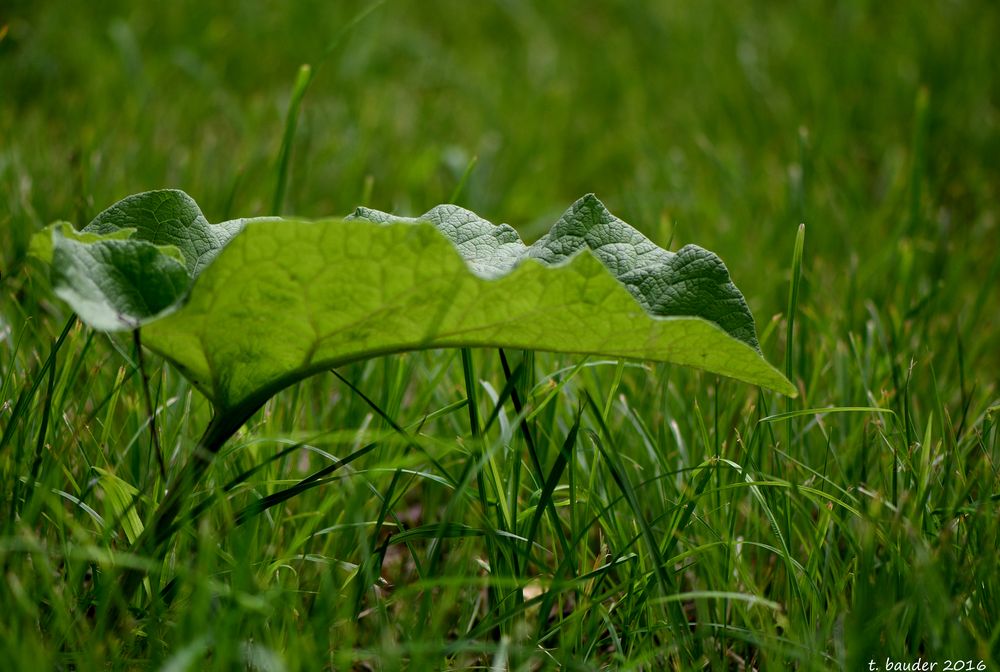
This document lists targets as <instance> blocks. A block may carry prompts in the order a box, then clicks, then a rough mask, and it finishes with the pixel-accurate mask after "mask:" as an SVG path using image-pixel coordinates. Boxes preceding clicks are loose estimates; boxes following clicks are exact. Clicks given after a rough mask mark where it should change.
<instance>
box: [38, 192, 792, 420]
mask: <svg viewBox="0 0 1000 672" xmlns="http://www.w3.org/2000/svg"><path fill="white" fill-rule="evenodd" d="M125 229H134V230H135V231H134V233H132V234H131V237H130V238H127V239H123V235H125V234H123V230H125ZM84 231H85V232H87V233H89V234H95V235H94V236H92V237H91V238H92V240H90V242H83V241H79V240H73V243H74V245H76V246H78V247H80V248H81V249H75V248H74V250H75V251H71V252H69V253H67V254H70V255H71V256H72V255H75V256H73V259H72V260H71V261H67V260H66V259H61V260H60V261H59V262H58V263H57V260H56V255H55V253H53V255H52V260H51V261H52V279H53V284H54V287H55V289H56V291H57V293H59V295H60V296H61V297H62V298H63V299H64V300H66V301H67V302H68V303H69V304H70V305H71V306H72V307H73V308H74V310H76V311H77V312H78V313H79V315H80V317H81V319H83V320H84V321H85V322H87V323H88V324H90V325H91V326H93V327H95V328H98V329H102V330H106V331H113V330H121V329H129V328H134V327H135V326H136V325H138V324H142V325H143V342H144V344H146V345H147V346H148V347H150V348H151V349H153V350H155V351H156V352H158V353H160V354H161V355H163V356H164V357H165V358H167V359H169V360H170V361H172V362H173V363H174V364H175V365H177V366H178V367H179V368H180V370H181V371H182V372H183V373H184V374H185V375H186V376H187V377H188V378H189V379H190V380H191V381H192V382H193V383H194V384H195V385H196V386H197V387H198V389H200V390H201V391H202V392H203V393H204V394H205V395H206V396H208V397H209V398H210V399H211V400H212V402H213V403H214V404H215V405H216V407H217V408H218V409H219V410H220V411H223V412H250V411H252V410H253V409H255V408H256V407H257V406H259V405H260V404H261V403H263V402H264V401H266V399H267V398H269V397H270V396H272V395H273V394H274V393H276V392H277V391H279V390H280V389H282V388H284V387H286V386H287V385H290V384H292V383H294V382H296V381H298V380H301V379H302V378H304V377H306V376H308V375H311V374H313V373H316V372H318V371H322V370H324V369H328V368H331V367H336V366H339V365H342V364H345V363H348V362H352V361H357V360H362V359H366V358H369V357H373V356H377V355H382V354H388V353H394V352H403V351H409V350H418V349H426V348H446V347H459V346H461V347H466V346H471V347H475V346H506V347H517V348H525V349H534V350H548V351H554V352H568V353H579V354H595V355H605V356H616V357H625V358H633V359H644V360H655V361H662V362H673V363H677V364H683V365H687V366H692V367H695V368H699V369H704V370H706V371H711V372H715V373H719V374H722V375H725V376H729V377H732V378H736V379H738V380H742V381H745V382H749V383H752V384H756V385H760V386H762V387H766V388H769V389H773V390H776V391H778V392H781V393H783V394H789V395H794V394H795V389H794V387H793V386H792V385H791V384H790V383H789V382H788V381H787V380H786V379H785V378H784V376H782V375H781V373H779V372H778V371H777V370H776V369H774V368H773V367H772V366H771V365H770V364H768V363H767V362H766V361H765V360H764V358H763V357H762V356H761V354H760V351H759V348H758V344H757V339H756V334H755V330H754V322H753V317H752V315H751V314H750V311H749V309H748V308H747V305H746V302H745V301H744V299H743V296H742V295H741V294H740V292H739V291H738V290H737V289H736V287H735V286H734V285H733V284H732V282H731V281H730V278H729V272H728V271H727V269H726V267H725V265H724V264H723V263H722V261H721V260H720V259H719V258H718V257H717V256H716V255H714V254H713V253H711V252H708V251H707V250H704V249H702V248H699V247H697V246H693V245H688V246H686V247H684V248H683V249H681V250H680V251H679V252H677V253H676V254H674V253H670V252H667V251H665V250H662V249H660V248H659V247H657V246H656V245H655V244H653V243H652V242H651V241H649V240H648V239H647V238H645V237H644V236H643V235H642V234H640V233H639V232H638V231H636V230H635V229H633V228H632V227H630V226H629V225H627V224H625V223H624V222H622V221H621V220H619V219H618V218H616V217H614V216H613V215H611V213H609V212H608V211H607V209H606V208H605V207H604V206H603V204H601V202H600V201H598V200H597V199H596V198H595V197H594V196H590V195H588V196H585V197H584V198H582V199H580V200H579V201H577V202H576V203H575V204H574V205H573V206H572V207H571V208H570V209H569V210H568V211H567V212H566V213H565V214H564V215H563V216H562V217H561V218H560V219H559V221H558V222H557V223H556V224H555V226H553V228H552V229H551V231H550V232H549V233H548V234H547V235H546V236H544V237H543V238H542V239H540V240H539V241H538V242H536V243H535V244H533V245H531V246H528V245H525V244H524V243H523V242H522V241H521V240H520V238H519V237H518V236H517V233H516V231H514V229H513V228H511V227H509V226H507V225H501V226H494V225H493V224H491V223H489V222H487V221H486V220H483V219H481V218H479V217H478V216H476V215H475V214H474V213H471V212H469V211H468V210H464V209H462V208H459V207H457V206H452V205H446V206H438V207H437V208H434V209H433V210H431V211H430V212H428V213H426V214H425V215H423V216H422V217H419V218H415V219H408V218H399V217H393V216H391V215H388V214H386V213H382V212H378V211H375V210H368V209H364V208H360V209H358V210H357V211H356V212H355V213H354V214H353V215H352V216H351V217H349V218H347V219H331V220H322V221H315V222H309V221H302V220H292V219H276V218H261V219H247V220H234V221H231V222H224V223H222V224H209V223H208V222H207V220H206V219H205V218H204V216H203V215H202V214H201V211H200V210H199V209H198V207H197V205H196V204H195V203H194V201H193V200H191V199H190V197H188V196H187V195H186V194H184V193H183V192H179V191H172V190H167V191H157V192H147V193H145V194H138V195H136V196H132V197H129V198H128V199H125V200H124V201H121V202H119V203H118V204H116V205H115V206H112V208H109V209H108V210H106V211H105V212H103V213H101V215H99V216H98V217H97V219H96V220H95V221H94V222H93V223H92V224H91V225H90V226H88V227H87V228H86V229H85V230H84ZM39 235H40V236H44V235H48V236H51V240H52V241H53V246H52V247H54V248H56V249H58V243H57V239H61V240H63V241H65V240H67V239H68V238H66V237H65V236H63V234H62V233H61V232H60V231H58V230H55V229H53V230H51V231H47V232H45V233H43V234H39ZM77 235H79V234H77ZM110 238H113V239H110ZM46 245H48V241H45V244H44V245H42V244H40V245H39V246H38V247H39V248H44V247H45V246H46ZM108 245H116V246H118V247H120V248H121V249H122V250H125V251H126V252H125V253H123V254H124V257H125V259H124V262H123V267H124V268H130V269H132V270H133V272H132V273H131V275H130V274H129V273H124V272H121V269H120V268H118V267H115V266H114V264H115V259H113V258H112V259H110V261H107V263H104V264H103V265H102V264H95V263H93V262H92V261H87V260H88V259H91V258H93V257H94V256H95V255H94V249H97V248H98V247H101V246H103V247H106V246H108ZM164 246H172V247H164ZM64 247H65V246H64ZM103 247H101V249H102V250H103ZM91 248H94V249H91ZM178 251H179V255H178ZM151 252H152V253H153V255H154V257H155V259H150V258H147V257H148V256H149V255H150V253H151ZM101 255H104V256H107V254H106V253H105V252H102V253H101ZM101 255H98V256H100V257H101V258H102V259H103V258H104V256H101ZM178 256H181V257H183V260H184V263H183V264H181V263H180V262H179V260H178V259H177V257H178ZM81 259H82V260H83V262H81V261H80V260H81ZM165 260H166V261H165ZM139 262H141V263H139ZM74 263H75V264H76V265H77V266H79V269H81V270H79V271H78V272H77V273H76V276H74V277H73V278H72V282H73V283H74V286H75V287H76V288H77V290H78V291H75V292H74V291H69V290H68V289H67V287H66V285H67V282H69V281H70V278H68V277H67V276H66V273H64V272H63V271H61V270H60V267H65V266H66V265H67V264H70V265H72V264H74ZM137 263H138V264H139V265H138V266H136V264H137ZM136 268H140V269H147V270H146V272H145V274H144V275H141V277H140V276H137V275H136V274H135V269H136ZM178 268H179V269H181V270H182V272H183V275H184V277H183V278H181V277H180V276H179V275H178ZM88 273H91V274H92V275H94V276H96V277H90V276H88ZM81 277H82V278H83V279H84V280H86V281H87V282H83V281H82V280H81ZM88 282H89V283H90V285H93V286H94V287H96V290H94V288H93V287H91V286H90V285H88V284H87V283H88ZM130 283H131V286H130ZM157 283H162V287H163V288H166V289H163V290H162V291H159V292H153V290H152V289H151V285H156V284H157ZM178 284H180V285H183V286H182V287H181V289H180V290H178V287H177V285H178ZM136 285H138V287H140V288H142V287H144V288H145V289H144V290H143V291H139V292H138V294H137V287H136ZM80 287H83V290H82V291H79V288H80ZM143 292H145V293H146V294H148V293H150V292H152V293H154V294H156V296H155V297H154V298H155V301H152V302H151V303H149V304H148V305H146V306H144V305H142V302H141V301H139V299H137V298H136V296H140V297H141V296H144V293H143ZM171 297H174V299H173V302H172V303H168V305H167V306H162V305H160V303H162V302H163V301H169V300H170V298H171ZM95 306H98V307H99V308H100V309H95ZM144 311H145V312H144ZM123 313H124V314H126V315H127V317H128V319H120V320H117V321H115V320H109V319H107V317H108V315H109V314H123Z"/></svg>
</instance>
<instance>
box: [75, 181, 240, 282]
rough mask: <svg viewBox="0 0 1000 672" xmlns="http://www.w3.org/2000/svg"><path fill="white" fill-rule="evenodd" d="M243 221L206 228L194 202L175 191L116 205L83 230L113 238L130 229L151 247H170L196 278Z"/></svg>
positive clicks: (132, 198)
mask: <svg viewBox="0 0 1000 672" xmlns="http://www.w3.org/2000/svg"><path fill="white" fill-rule="evenodd" d="M245 221H246V220H243V219H235V220H232V221H229V222H222V223H220V224H209V223H208V220H207V219H205V215H203V214H201V209H200V208H199V207H198V204H197V203H195V202H194V199H193V198H191V197H190V196H188V195H187V194H185V193H184V192H183V191H178V190H177V189H161V190H158V191H146V192H143V193H141V194H135V195H133V196H129V197H127V198H124V199H122V200H120V201H118V202H117V203H115V204H114V205H112V206H111V207H110V208H108V209H107V210H105V211H104V212H102V213H101V214H99V215H97V217H95V218H94V221H92V222H91V223H90V224H88V225H87V226H86V227H84V229H83V230H84V232H86V233H97V234H102V235H113V234H115V233H117V232H119V231H121V230H122V229H126V228H131V229H134V230H135V235H134V237H135V238H137V239H139V240H146V241H149V242H151V243H153V244H154V245H173V246H175V247H176V248H177V249H179V250H180V251H181V254H183V255H184V261H185V263H186V264H187V268H188V272H189V273H190V275H191V277H192V278H195V277H198V274H199V273H201V272H202V270H204V268H205V267H206V266H208V264H210V263H211V262H212V259H214V258H215V255H217V254H218V253H219V252H220V251H221V250H222V248H223V247H224V246H225V245H226V243H228V242H229V241H230V240H231V239H232V238H233V236H235V235H236V234H237V233H239V232H240V230H241V229H242V228H243V225H244V222H245Z"/></svg>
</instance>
